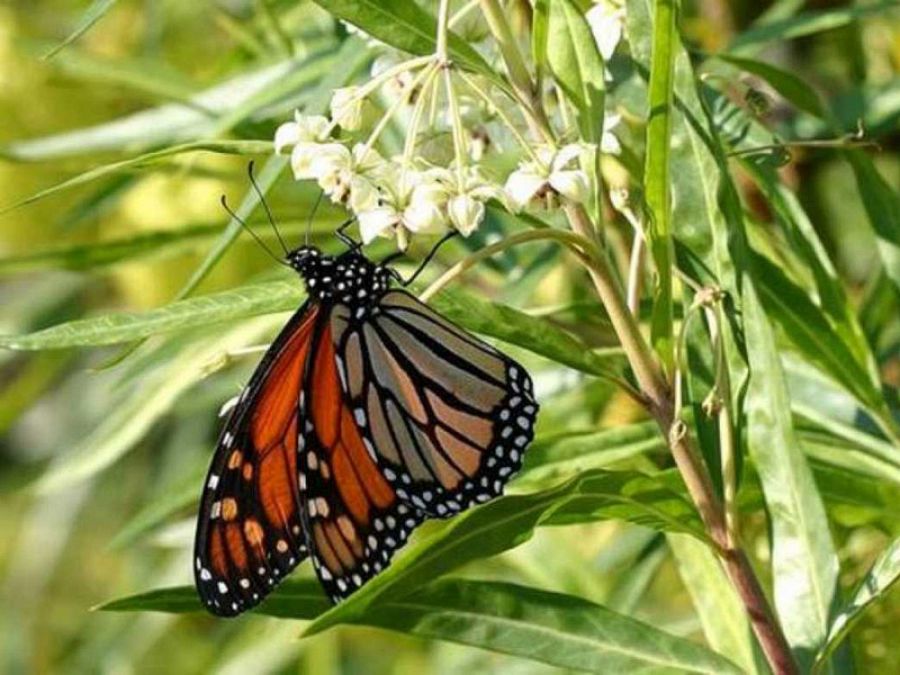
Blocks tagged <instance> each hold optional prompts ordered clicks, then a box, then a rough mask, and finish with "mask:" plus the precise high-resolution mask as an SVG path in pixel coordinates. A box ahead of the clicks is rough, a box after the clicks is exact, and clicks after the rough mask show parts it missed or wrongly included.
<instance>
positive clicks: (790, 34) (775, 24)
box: [728, 0, 900, 51]
mask: <svg viewBox="0 0 900 675" xmlns="http://www.w3.org/2000/svg"><path fill="white" fill-rule="evenodd" d="M897 7H900V3H898V2H897V0H885V1H884V2H876V3H873V4H871V5H863V6H857V7H848V8H840V9H829V10H822V11H820V12H804V13H802V14H798V15H796V16H791V17H788V18H785V19H781V20H778V21H770V22H768V23H763V24H760V25H758V26H755V27H754V28H750V29H749V30H745V31H744V32H742V33H739V34H738V35H737V37H735V39H734V40H733V41H732V43H731V45H729V47H728V49H729V50H730V51H737V50H739V49H742V48H745V47H748V46H751V45H757V44H759V43H763V42H770V41H772V40H792V39H795V38H799V37H805V36H807V35H814V34H815V33H821V32H823V31H828V30H834V29H835V28H841V27H842V26H846V25H848V24H850V23H853V22H854V21H856V20H857V19H860V18H863V17H866V16H869V15H871V14H875V13H878V12H883V11H885V10H890V9H896V8H897Z"/></svg>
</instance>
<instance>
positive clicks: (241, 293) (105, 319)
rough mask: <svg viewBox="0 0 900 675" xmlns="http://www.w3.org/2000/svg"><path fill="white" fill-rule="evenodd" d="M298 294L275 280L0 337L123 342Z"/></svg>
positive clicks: (269, 307) (284, 302)
mask: <svg viewBox="0 0 900 675" xmlns="http://www.w3.org/2000/svg"><path fill="white" fill-rule="evenodd" d="M303 297H304V294H303V289H302V286H301V284H300V283H299V282H290V281H277V282H270V283H266V284H254V285H249V286H243V287H240V288H236V289H234V290H231V291H224V292H222V293H215V294H212V295H207V296H201V297H198V298H191V299H189V300H181V301H179V302H174V303H172V304H170V305H166V306H165V307H161V308H159V309H152V310H149V311H147V312H141V313H136V312H122V313H119V314H109V315H106V316H99V317H94V318H90V319H79V320H77V321H71V322H69V323H64V324H61V325H59V326H53V327H51V328H47V329H45V330H42V331H38V332H37V333H31V334H30V335H23V336H0V346H2V347H8V348H10V349H20V350H35V349H62V348H66V347H85V346H98V345H110V344H116V343H120V342H128V341H130V340H136V339H139V338H144V337H149V336H151V335H157V334H160V333H166V332H170V331H174V330H184V329H187V328H194V327H198V326H204V325H209V324H212V323H216V322H219V321H226V320H230V319H237V318H247V317H251V316H258V315H261V314H270V313H273V312H279V311H288V310H290V309H296V308H298V307H299V306H300V303H301V302H302V300H303Z"/></svg>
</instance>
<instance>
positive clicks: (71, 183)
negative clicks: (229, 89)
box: [0, 141, 272, 215]
mask: <svg viewBox="0 0 900 675" xmlns="http://www.w3.org/2000/svg"><path fill="white" fill-rule="evenodd" d="M189 152H212V153H217V154H225V155H261V154H268V153H270V152H272V143H271V142H269V141H195V142H192V143H184V144H182V145H176V146H174V147H171V148H166V149H164V150H156V151H154V152H148V153H146V154H144V155H140V156H139V157H134V158H132V159H126V160H123V161H121V162H114V163H113V164H106V165H104V166H99V167H97V168H95V169H91V170H90V171H85V172H84V173H81V174H78V175H77V176H75V177H74V178H70V179H69V180H66V181H63V182H62V183H59V184H58V185H54V186H53V187H50V188H47V189H46V190H41V191H40V192H38V193H37V194H34V195H32V196H31V197H28V198H27V199H23V200H22V201H20V202H17V203H15V204H12V205H10V206H7V207H4V208H2V209H0V215H3V214H4V213H8V212H10V211H12V210H13V209H17V208H20V207H22V206H25V205H27V204H33V203H34V202H36V201H39V200H41V199H44V198H46V197H49V196H51V195H54V194H57V193H58V192H62V191H63V190H68V189H71V188H74V187H78V186H80V185H85V184H86V183H90V182H91V181H95V180H98V179H100V178H105V177H106V176H112V175H115V174H118V173H123V172H125V171H132V170H138V169H146V168H148V167H152V166H155V165H157V164H159V163H161V162H164V161H167V160H169V159H171V158H172V157H177V156H178V155H182V154H185V153H189Z"/></svg>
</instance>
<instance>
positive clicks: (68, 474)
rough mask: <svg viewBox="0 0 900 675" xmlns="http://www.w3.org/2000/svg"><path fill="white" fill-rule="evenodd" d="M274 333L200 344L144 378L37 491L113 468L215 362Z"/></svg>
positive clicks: (261, 325)
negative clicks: (265, 335) (227, 353)
mask: <svg viewBox="0 0 900 675" xmlns="http://www.w3.org/2000/svg"><path fill="white" fill-rule="evenodd" d="M271 327H272V322H271V321H269V320H265V319H263V320H260V321H256V322H253V323H251V324H245V325H243V326H241V327H240V328H237V329H234V330H231V331H229V332H227V333H225V334H224V335H222V336H221V337H220V338H218V339H216V340H212V341H211V340H209V339H206V338H203V339H200V340H195V341H193V342H192V343H190V344H189V345H188V346H187V347H185V348H183V349H182V350H181V351H180V352H179V353H178V354H177V355H176V356H175V357H174V358H171V359H169V360H168V361H166V362H164V363H163V364H162V365H160V366H158V367H155V368H153V369H152V370H150V372H148V373H146V374H144V375H143V376H142V378H141V380H140V381H139V382H138V383H136V385H135V386H133V387H132V388H131V391H130V392H129V393H128V395H127V396H124V397H123V398H122V399H121V400H120V401H119V402H118V405H117V406H115V407H114V408H113V409H112V410H111V412H110V413H109V415H107V416H106V417H104V418H103V419H102V420H101V421H100V422H99V424H98V425H97V426H96V427H95V428H94V429H93V430H92V431H91V432H90V433H89V434H88V435H87V436H85V438H84V439H83V440H82V441H81V442H80V443H78V444H77V445H75V447H72V448H66V449H65V450H64V451H63V452H62V453H61V454H60V455H58V456H57V457H56V458H55V459H54V460H53V461H52V462H51V463H50V466H49V467H48V468H47V470H46V472H45V473H44V474H43V475H42V476H41V477H40V478H39V480H38V481H37V482H36V484H35V489H36V490H37V491H38V492H41V493H48V492H54V491H57V490H61V489H64V488H68V487H70V486H72V485H74V484H76V483H78V482H81V481H84V480H86V479H88V478H90V477H92V476H94V475H95V474H97V473H99V472H100V471H102V470H103V469H105V468H107V467H108V466H110V465H112V464H113V463H114V462H116V461H117V460H118V459H120V458H121V457H122V456H123V455H124V454H125V453H126V452H128V451H129V450H130V449H131V448H133V447H134V446H135V445H136V444H137V443H138V442H139V441H140V440H141V439H142V438H144V437H145V436H146V435H147V433H148V432H149V431H150V429H151V428H153V425H154V424H156V423H157V422H158V420H159V419H160V418H161V417H162V416H163V415H165V414H166V413H168V412H169V411H170V410H171V409H172V406H173V405H174V404H175V402H176V401H177V400H178V397H179V396H181V395H182V394H183V393H184V392H185V391H187V390H188V388H189V387H190V386H191V385H193V384H194V383H195V382H197V381H198V380H200V379H202V378H203V377H204V376H205V375H207V374H208V372H209V369H210V365H211V363H212V362H213V360H214V359H216V358H217V357H220V356H221V355H222V354H224V353H226V352H227V351H229V350H232V349H235V348H238V347H244V346H246V345H247V344H248V343H250V342H252V341H253V340H255V339H258V338H259V337H260V336H261V335H262V334H264V333H267V332H268V331H269V330H270V329H271Z"/></svg>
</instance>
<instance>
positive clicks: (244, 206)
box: [175, 155, 290, 302]
mask: <svg viewBox="0 0 900 675" xmlns="http://www.w3.org/2000/svg"><path fill="white" fill-rule="evenodd" d="M289 164H290V160H289V159H288V158H287V157H282V156H280V155H274V156H272V157H269V159H268V160H267V161H266V163H265V166H263V169H262V171H261V172H260V173H259V176H258V178H257V180H256V186H255V187H254V188H253V189H251V190H248V191H247V193H246V194H245V195H244V198H243V199H242V200H241V203H240V205H239V206H238V208H237V211H235V214H234V215H233V216H232V217H231V219H230V220H229V221H228V225H227V226H226V228H225V230H224V231H223V232H222V234H220V235H219V238H218V239H216V241H215V243H214V244H213V245H212V248H210V250H209V252H208V253H207V254H206V256H205V257H204V258H203V261H202V262H201V263H200V265H198V266H197V268H196V269H195V270H194V271H193V273H192V274H191V276H190V278H189V279H188V280H187V281H186V282H185V283H184V286H182V287H181V289H180V290H179V291H178V294H177V295H176V296H175V300H176V302H177V301H179V300H183V299H184V298H186V297H187V296H189V295H190V294H191V293H193V292H194V290H195V289H196V288H197V286H199V285H200V283H201V282H202V281H203V280H204V279H205V278H206V277H207V275H208V274H209V273H210V272H211V271H212V269H213V268H214V267H215V266H216V264H217V263H218V262H219V261H220V260H221V259H222V257H223V256H224V255H225V253H226V252H227V251H228V249H229V248H231V245H232V244H233V243H234V242H235V240H236V239H237V238H238V236H239V235H240V233H241V231H242V230H243V228H244V226H243V225H242V223H243V222H246V221H248V220H250V216H251V215H252V214H253V212H254V211H256V209H257V208H259V206H260V204H262V202H263V200H264V199H265V196H266V195H267V194H269V191H270V190H271V189H272V187H273V186H274V185H275V183H276V181H277V180H278V178H279V177H280V176H281V174H282V172H283V171H284V170H285V169H286V168H287V167H288V165H289Z"/></svg>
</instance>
